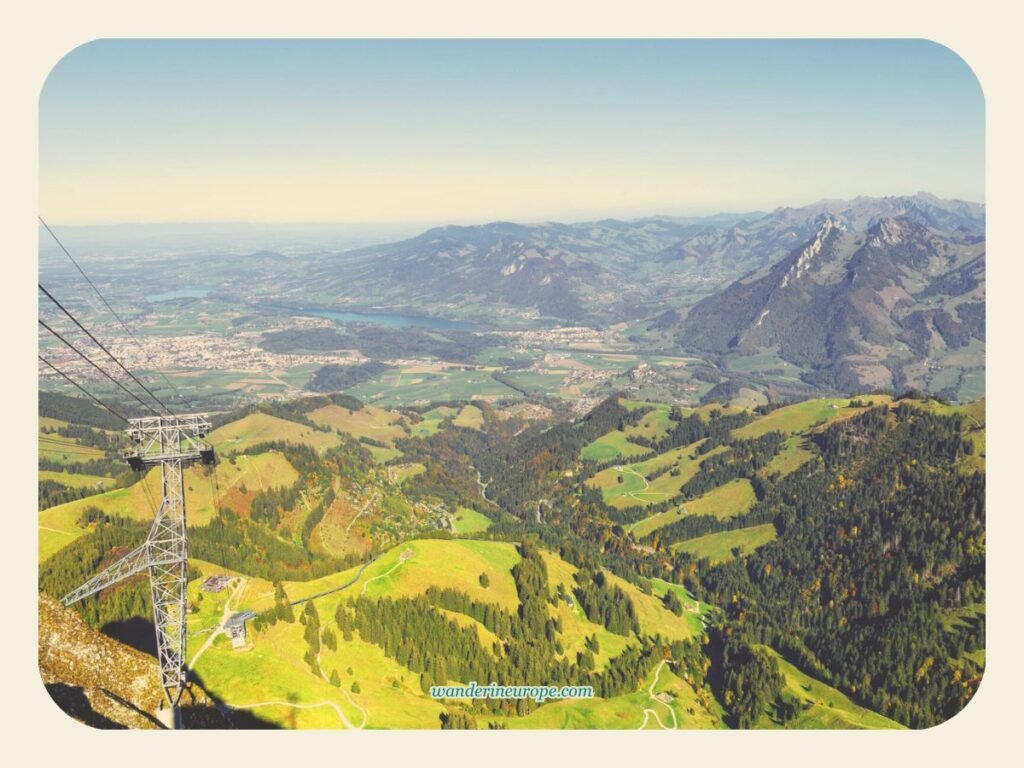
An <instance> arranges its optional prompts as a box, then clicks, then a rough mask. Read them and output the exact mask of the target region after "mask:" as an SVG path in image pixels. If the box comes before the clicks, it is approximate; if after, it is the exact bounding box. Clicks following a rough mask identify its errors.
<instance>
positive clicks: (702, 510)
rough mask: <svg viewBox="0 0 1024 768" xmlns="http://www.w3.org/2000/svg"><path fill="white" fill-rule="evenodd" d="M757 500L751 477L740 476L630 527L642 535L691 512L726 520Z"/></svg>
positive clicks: (743, 510) (740, 512) (633, 531)
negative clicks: (748, 478) (749, 478)
mask: <svg viewBox="0 0 1024 768" xmlns="http://www.w3.org/2000/svg"><path fill="white" fill-rule="evenodd" d="M756 500H757V497H756V496H755V495H754V488H753V486H752V485H751V484H750V481H749V480H747V479H746V478H739V479H736V480H732V481H730V482H728V483H726V484H725V485H720V486H718V487H717V488H714V489H713V490H711V491H708V492H707V493H706V494H704V495H703V496H701V497H699V498H697V499H694V500H693V501H688V502H686V503H685V504H683V505H682V506H680V507H678V508H676V509H669V510H666V511H665V512H660V513H658V514H657V515H652V516H651V517H648V518H645V519H643V520H641V521H639V522H637V523H634V524H633V525H632V526H630V527H629V528H628V529H627V530H629V531H632V533H633V537H634V538H637V539H640V538H643V537H644V536H649V535H650V534H651V533H653V532H654V531H656V530H658V529H659V528H661V527H663V526H666V525H668V524H669V523H674V522H676V521H677V520H681V519H682V518H684V517H688V516H690V515H714V516H715V517H717V518H718V519H719V520H726V519H728V518H730V517H736V516H737V515H742V514H744V513H745V512H746V511H747V510H749V509H750V507H752V506H753V505H754V502H755V501H756Z"/></svg>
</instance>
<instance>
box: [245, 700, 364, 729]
mask: <svg viewBox="0 0 1024 768" xmlns="http://www.w3.org/2000/svg"><path fill="white" fill-rule="evenodd" d="M228 706H230V707H231V708H232V709H256V708H257V707H292V708H293V709H316V708H317V707H330V708H331V709H333V710H334V711H335V712H336V713H337V714H338V717H339V718H340V720H341V722H342V723H343V724H344V725H345V727H346V728H349V729H350V730H359V727H357V726H355V725H352V721H351V720H349V719H348V718H347V717H345V713H344V712H343V711H342V710H341V707H339V706H338V704H337V703H336V702H333V701H317V702H313V703H312V704H295V703H293V702H290V701H257V702H255V703H254V704H230V705H228ZM360 727H361V726H360Z"/></svg>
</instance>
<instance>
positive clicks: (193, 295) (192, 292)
mask: <svg viewBox="0 0 1024 768" xmlns="http://www.w3.org/2000/svg"><path fill="white" fill-rule="evenodd" d="M211 290H212V289H210V288H178V289H177V290H174V291H166V292H164V293H150V294H148V295H147V296H146V301H148V302H151V303H154V304H155V303H157V302H160V301H171V300H173V299H205V298H206V297H207V296H209V295H210V291H211Z"/></svg>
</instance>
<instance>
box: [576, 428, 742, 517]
mask: <svg viewBox="0 0 1024 768" xmlns="http://www.w3.org/2000/svg"><path fill="white" fill-rule="evenodd" d="M697 445H698V443H693V444H691V445H685V446H681V447H679V448H674V449H672V450H671V451H666V452H665V453H662V454H659V455H657V456H655V457H653V458H651V459H647V460H646V461H642V462H637V463H635V464H627V465H624V466H620V467H611V468H609V469H605V470H602V471H601V472H598V473H597V474H596V475H594V476H593V477H592V478H590V479H589V480H587V485H589V486H591V487H595V488H600V489H601V492H602V495H603V497H604V501H605V503H607V504H610V505H612V506H613V507H616V508H618V509H625V508H627V507H643V506H647V505H649V504H656V503H658V502H660V501H664V500H665V499H667V498H671V497H672V496H675V495H676V494H678V493H679V489H680V488H682V486H683V485H684V484H685V483H686V482H687V481H688V480H690V479H691V478H692V477H693V476H694V475H695V474H697V470H699V469H700V465H701V464H702V463H703V462H704V460H705V459H707V458H708V457H710V456H715V455H717V454H719V453H722V452H723V451H725V450H727V449H726V447H725V446H718V447H716V448H713V449H712V450H710V451H708V452H707V453H706V454H704V455H703V456H696V457H695V456H694V455H693V452H694V450H695V448H696V447H697ZM665 467H673V468H674V469H673V470H670V471H667V472H663V473H662V474H660V475H658V476H657V477H656V478H655V479H653V480H649V479H648V477H649V476H650V475H651V474H652V473H654V472H655V471H657V470H661V469H664V468H665ZM673 471H678V474H675V475H673V474H672V472H673ZM620 478H621V480H620Z"/></svg>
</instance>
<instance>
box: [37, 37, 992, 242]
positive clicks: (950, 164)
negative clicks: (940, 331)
mask: <svg viewBox="0 0 1024 768" xmlns="http://www.w3.org/2000/svg"><path fill="white" fill-rule="evenodd" d="M919 190H925V191H929V192H932V193H935V194H937V195H940V196H943V197H961V198H965V199H970V200H976V201H981V200H983V196H984V104H983V97H982V94H981V91H980V88H979V86H978V83H977V81H976V80H975V78H974V75H973V73H972V72H971V71H970V69H969V68H968V67H967V65H966V64H964V63H963V62H962V61H961V60H960V59H959V58H958V57H957V56H956V55H955V54H953V53H951V52H950V51H948V50H947V49H945V48H943V47H941V46H939V45H936V44H933V43H930V42H927V41H881V40H879V41H795V40H779V41H774V40H768V41H696V40H683V41H675V40H664V41H601V40H599V41H540V40H528V41H500V40H499V41H482V40H474V41H454V40H447V41H445V40H442V41H422V40H419V41H366V40H360V41H314V40H296V41H242V40H209V41H194V40H193V41H185V40H166V41H165V40H144V41H119V40H109V41H98V42H94V43H90V44H88V45H85V46H83V47H81V48H78V49H76V50H74V51H72V52H71V53H69V54H68V55H67V56H66V57H65V58H64V59H62V60H61V61H60V62H59V63H58V64H57V65H56V66H55V68H54V70H53V72H52V73H51V75H50V78H49V80H48V81H47V83H46V85H45V87H44V89H43V93H42V95H41V97H40V207H41V212H42V215H43V216H44V217H45V218H48V219H49V220H50V221H51V222H53V223H61V224H74V223H109V222H123V221H431V222H470V221H480V220H491V219H519V220H538V219H563V220H565V219H582V218H589V217H596V216H605V215H615V216H638V215H645V214H653V213H666V214H685V213H703V212H714V211H719V210H732V211H737V210H751V209H770V208H774V207H775V206H777V205H794V204H802V203H808V202H811V201H813V200H816V199H819V198H822V197H853V196H856V195H858V194H865V195H888V194H903V193H912V192H916V191H919Z"/></svg>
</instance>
